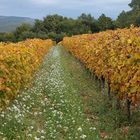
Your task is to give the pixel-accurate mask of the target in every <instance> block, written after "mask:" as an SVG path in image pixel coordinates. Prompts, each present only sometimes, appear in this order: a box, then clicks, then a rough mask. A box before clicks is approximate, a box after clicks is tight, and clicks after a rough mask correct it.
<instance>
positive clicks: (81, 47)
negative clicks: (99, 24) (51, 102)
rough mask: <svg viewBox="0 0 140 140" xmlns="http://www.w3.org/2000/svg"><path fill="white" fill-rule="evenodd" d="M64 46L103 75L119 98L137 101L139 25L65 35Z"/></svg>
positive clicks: (139, 69)
mask: <svg viewBox="0 0 140 140" xmlns="http://www.w3.org/2000/svg"><path fill="white" fill-rule="evenodd" d="M63 45H64V47H65V48H66V49H67V50H68V51H70V52H71V53H72V54H73V55H74V56H76V57H77V58H78V59H79V60H80V61H82V62H83V63H84V64H85V66H86V67H87V68H88V69H89V70H90V71H91V72H93V73H94V74H95V75H97V76H98V78H101V77H103V78H104V79H105V80H106V82H107V83H109V85H110V88H111V91H112V93H115V94H116V96H117V97H118V98H119V99H127V100H129V101H130V102H131V104H135V105H136V104H137V103H138V101H139V100H140V28H134V27H131V28H130V29H117V30H115V31H112V30H110V31H105V32H100V33H96V34H84V35H79V36H73V37H65V38H64V39H63Z"/></svg>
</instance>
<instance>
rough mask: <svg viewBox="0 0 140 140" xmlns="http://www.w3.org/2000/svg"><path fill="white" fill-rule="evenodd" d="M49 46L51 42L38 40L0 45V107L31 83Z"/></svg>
mask: <svg viewBox="0 0 140 140" xmlns="http://www.w3.org/2000/svg"><path fill="white" fill-rule="evenodd" d="M51 46H52V41H51V40H40V39H30V40H26V41H23V42H19V43H1V44H0V107H1V106H3V105H5V104H7V103H9V101H10V100H11V99H13V98H14V97H15V96H17V94H18V92H19V90H20V89H21V88H23V87H24V86H26V85H27V84H28V83H29V82H30V81H31V79H32V76H33V73H34V72H35V71H36V70H37V68H38V67H39V65H40V63H41V61H42V59H43V56H44V55H45V54H46V53H47V52H48V49H49V48H50V47H51Z"/></svg>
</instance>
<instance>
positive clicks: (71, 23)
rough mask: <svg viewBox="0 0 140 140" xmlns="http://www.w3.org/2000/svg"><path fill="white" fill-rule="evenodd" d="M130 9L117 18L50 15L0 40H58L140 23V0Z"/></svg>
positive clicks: (24, 25)
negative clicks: (74, 17)
mask: <svg viewBox="0 0 140 140" xmlns="http://www.w3.org/2000/svg"><path fill="white" fill-rule="evenodd" d="M129 6H130V7H131V10H130V11H127V12H125V11H122V12H121V13H120V15H119V16H118V18H117V19H116V20H113V19H111V18H110V17H107V16H106V15H105V14H102V15H101V16H100V17H99V18H98V19H95V18H94V17H93V16H91V14H85V13H83V14H81V15H80V16H79V17H78V18H77V19H73V18H67V17H63V16H60V15H57V14H56V15H48V16H46V17H44V19H43V20H38V19H37V20H35V23H34V25H33V26H31V25H29V24H25V23H24V24H22V25H21V26H19V27H17V29H16V30H15V31H14V32H11V33H1V34H0V41H4V42H7V41H12V42H17V41H22V40H25V39H27V38H41V39H48V38H51V39H53V40H54V41H56V42H59V41H61V40H62V39H63V37H64V36H72V35H77V34H85V33H96V32H100V31H105V30H108V29H109V30H110V29H111V30H114V29H116V28H125V27H129V26H130V25H131V24H133V25H135V26H139V25H140V0H132V1H131V3H130V4H129Z"/></svg>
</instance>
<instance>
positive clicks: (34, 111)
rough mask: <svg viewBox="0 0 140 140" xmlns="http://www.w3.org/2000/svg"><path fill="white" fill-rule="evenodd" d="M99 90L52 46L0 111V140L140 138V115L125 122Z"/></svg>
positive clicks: (65, 54) (75, 63)
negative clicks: (27, 83)
mask: <svg viewBox="0 0 140 140" xmlns="http://www.w3.org/2000/svg"><path fill="white" fill-rule="evenodd" d="M98 87H99V85H98V83H97V82H95V81H94V80H93V78H92V77H91V76H90V75H89V72H88V71H87V70H86V69H85V67H84V66H82V65H81V64H80V62H78V60H76V59H75V58H74V57H73V56H71V55H70V54H69V53H68V52H67V51H66V50H64V48H62V47H54V48H52V49H51V50H50V52H49V53H48V55H46V57H45V58H44V61H43V64H42V66H41V68H40V70H39V71H38V72H37V73H36V75H35V77H34V80H33V84H32V86H31V87H30V88H29V89H25V90H24V91H22V92H21V93H20V95H19V96H18V97H17V99H15V100H14V101H13V102H12V103H11V104H10V105H9V107H7V109H6V110H5V111H3V112H1V114H0V140H1V139H2V140H43V139H44V140H82V139H85V140H102V139H108V140H139V139H140V135H139V131H140V128H139V126H140V125H139V121H138V117H139V113H138V112H137V111H136V113H134V116H133V120H132V122H131V123H130V122H128V121H127V117H126V114H125V113H124V112H122V111H120V110H116V109H115V99H113V101H111V102H110V101H109V100H108V98H107V96H106V95H105V96H102V95H101V93H100V90H99V88H98ZM106 92H107V91H106Z"/></svg>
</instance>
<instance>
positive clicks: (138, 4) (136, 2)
mask: <svg viewBox="0 0 140 140" xmlns="http://www.w3.org/2000/svg"><path fill="white" fill-rule="evenodd" d="M129 6H130V7H131V8H132V9H137V8H138V9H140V0H132V1H131V3H130V4H129Z"/></svg>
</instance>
